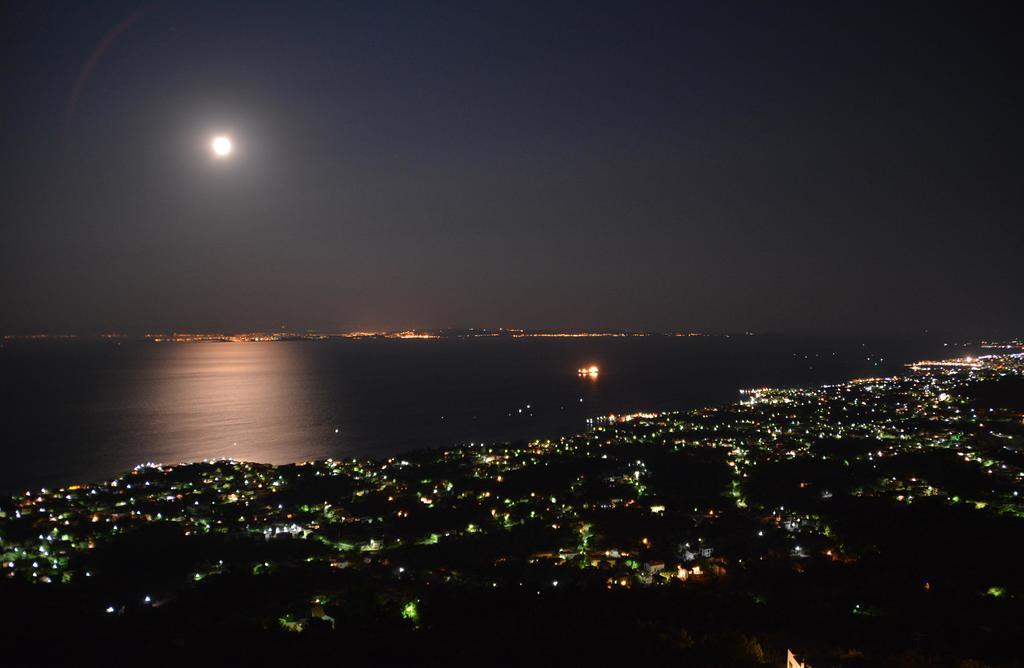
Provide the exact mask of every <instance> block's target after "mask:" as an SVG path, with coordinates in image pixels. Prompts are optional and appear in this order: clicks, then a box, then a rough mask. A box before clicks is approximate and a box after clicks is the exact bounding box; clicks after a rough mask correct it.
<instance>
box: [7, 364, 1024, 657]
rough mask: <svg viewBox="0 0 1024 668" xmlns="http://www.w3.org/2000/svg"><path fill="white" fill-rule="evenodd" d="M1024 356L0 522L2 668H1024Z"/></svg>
mask: <svg viewBox="0 0 1024 668" xmlns="http://www.w3.org/2000/svg"><path fill="white" fill-rule="evenodd" d="M1022 374H1024V356H1022V355H1021V354H1019V353H1018V354H1013V353H1009V354H1000V355H994V356H988V357H982V358H977V359H972V358H963V359H958V360H951V361H945V362H926V363H920V364H918V365H915V366H913V367H912V368H910V369H908V370H907V372H906V373H905V374H904V375H901V376H897V377H889V378H876V379H860V380H854V381H850V382H847V383H843V384H840V385H833V386H825V387H816V388H802V389H760V390H750V391H747V392H745V393H744V395H743V400H742V401H740V402H738V403H736V404H733V405H729V406H724V407H720V408H708V409H704V410H699V411H692V412H688V413H671V414H652V415H646V414H639V415H629V416H618V417H612V416H610V417H608V418H604V419H601V420H597V421H595V423H594V425H593V427H592V429H590V430H588V431H587V432H586V433H583V434H580V435H578V436H576V437H573V438H566V439H561V440H557V441H539V442H531V443H513V444H508V445H494V446H472V447H470V446H465V447H456V448H452V449H449V450H446V451H432V452H423V453H412V454H409V455H407V456H406V457H405V458H392V459H388V460H385V461H375V460H345V461H333V460H327V461H320V462H313V463H306V464H296V465H289V466H276V467H275V466H269V465H262V464H253V463H245V462H232V461H217V462H206V463H197V464H191V465H182V466H160V465H145V466H140V467H138V468H136V469H135V470H133V471H131V472H130V473H128V474H126V475H123V476H121V477H119V478H117V479H115V480H111V481H109V482H106V483H101V484H95V485H91V484H90V485H73V486H70V487H67V488H64V489H54V490H37V491H32V492H28V493H26V494H24V495H19V496H15V497H11V498H6V499H3V500H2V501H0V574H2V577H0V628H3V629H4V638H5V639H6V641H5V642H4V643H3V646H2V647H0V652H2V656H3V658H4V661H3V664H4V665H49V664H51V663H54V662H56V661H60V660H64V661H72V662H74V663H75V664H78V665H83V664H84V665H94V664H103V665H110V664H111V663H112V662H113V663H114V664H115V665H116V664H119V663H124V662H131V663H132V664H164V663H166V664H172V663H173V664H180V663H181V662H182V661H188V662H190V663H198V664H205V663H214V662H216V663H221V664H224V665H242V664H243V662H246V663H267V662H277V663H282V664H284V665H292V664H296V663H298V662H302V661H309V662H311V663H312V662H316V663H317V664H321V663H322V664H327V663H331V664H356V665H367V664H377V665H391V664H396V663H401V664H406V665H420V664H443V665H452V664H464V663H474V664H502V663H506V664H507V663H515V664H534V665H559V664H560V665H587V664H591V665H644V664H653V665H697V666H703V665H707V666H757V665H774V666H781V665H784V663H785V656H786V650H787V649H792V650H793V651H794V652H795V653H796V654H797V655H798V656H800V657H802V658H804V659H806V660H807V661H808V662H809V663H810V665H813V666H814V667H815V668H821V667H822V666H833V665H839V666H867V665H891V666H982V665H991V666H1017V665H1024V659H1022V657H1024V645H1022V642H1024V641H1022V638H1024V621H1022V620H1024V604H1022V599H1021V596H1022V595H1024V572H1022V571H1021V569H1020V560H1021V554H1022V550H1021V548H1022V546H1024V500H1022V499H1021V497H1020V492H1021V490H1022V489H1024V453H1022V451H1021V448H1022V446H1024V375H1022Z"/></svg>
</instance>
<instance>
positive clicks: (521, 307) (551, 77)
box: [0, 0, 1024, 334]
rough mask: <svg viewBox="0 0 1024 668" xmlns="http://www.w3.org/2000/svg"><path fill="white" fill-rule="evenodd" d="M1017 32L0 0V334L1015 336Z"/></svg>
mask: <svg viewBox="0 0 1024 668" xmlns="http://www.w3.org/2000/svg"><path fill="white" fill-rule="evenodd" d="M896 5H899V7H896ZM1019 45H1020V37H1019V23H1018V22H1017V21H1016V20H1013V19H1012V17H1011V14H1010V12H1009V11H1008V10H1004V9H1003V8H1001V6H999V5H996V4H994V3H963V4H945V3H922V4H920V5H909V4H905V3H891V2H882V3H878V4H874V3H868V2H843V3H840V2H813V3H790V2H750V3H730V2H705V3H699V4H698V3H694V4H687V3H682V2H668V3H633V2H620V3H614V4H601V3H596V2H580V3H566V4H562V3H555V2H550V1H548V2H539V3H530V2H522V1H516V2H508V3H491V2H482V3H468V2H467V3H434V2H411V3H407V4H405V3H401V4H391V3H386V2H367V3H355V2H325V3H315V2H280V3H267V4H261V3H255V2H249V1H245V2H221V3H215V2H196V3H188V2H185V3H171V2H165V3H154V4H149V5H144V4H138V3H127V2H126V3H99V2H42V1H39V0H31V1H26V2H5V3H3V5H2V9H0V63H2V67H0V80H2V84H0V91H2V95H3V98H2V105H0V169H2V174H0V334H27V333H34V332H52V333H59V332H78V333H97V332H105V331H120V332H127V333H144V332H148V331H170V330H178V331H195V330H231V331H238V330H248V329H276V328H278V327H281V326H284V327H286V328H288V329H292V330H302V329H307V328H318V329H328V330H338V329H365V328H406V327H417V328H433V327H469V326H478V327H488V326H489V327H497V326H506V327H509V326H525V327H533V328H551V327H577V328H599V327H600V328H637V329H655V330H675V329H697V330H709V331H737V330H739V331H742V330H753V331H768V330H789V331H795V330H822V331H838V330H872V331H911V332H916V331H921V330H924V329H931V330H933V331H936V330H938V331H956V332H968V331H969V332H978V333H992V334H997V333H1013V334H1019V333H1020V332H1021V330H1022V329H1024V308H1022V306H1024V299H1022V294H1024V288H1022V286H1024V262H1022V259H1021V256H1022V250H1024V232H1022V227H1024V225H1022V222H1024V221H1022V215H1021V214H1022V213H1024V188H1022V185H1024V183H1022V182H1024V179H1022V175H1024V169H1022V167H1021V155H1022V149H1024V137H1022V135H1024V133H1022V130H1021V119H1024V104H1022V96H1021V82H1020V63H1021V62H1022V57H1021V53H1020V51H1021V48H1020V46H1019ZM218 133H225V134H228V135H230V136H231V137H232V138H233V140H234V142H235V147H236V150H235V152H234V153H233V154H232V155H231V156H229V158H227V159H223V160H215V159H214V158H213V157H212V156H211V152H210V150H209V143H210V140H211V138H212V137H213V136H214V135H216V134H218Z"/></svg>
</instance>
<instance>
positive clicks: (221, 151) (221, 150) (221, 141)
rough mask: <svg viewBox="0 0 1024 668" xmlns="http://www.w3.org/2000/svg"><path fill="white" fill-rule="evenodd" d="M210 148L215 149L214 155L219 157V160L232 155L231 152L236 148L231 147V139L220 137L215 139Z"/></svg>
mask: <svg viewBox="0 0 1024 668" xmlns="http://www.w3.org/2000/svg"><path fill="white" fill-rule="evenodd" d="M210 148H212V149H213V154H214V155H215V156H217V157H218V158H223V157H225V156H227V155H230V154H231V150H232V149H233V148H234V147H233V146H232V145H231V139H230V138H229V137H225V136H224V135H220V136H218V137H214V138H213V141H211V142H210Z"/></svg>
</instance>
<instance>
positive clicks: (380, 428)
mask: <svg viewBox="0 0 1024 668" xmlns="http://www.w3.org/2000/svg"><path fill="white" fill-rule="evenodd" d="M946 343H947V341H944V340H942V339H939V338H934V337H926V336H922V337H916V338H909V337H906V338H891V337H890V338H878V337H861V338H856V339H848V340H841V339H838V338H834V337H833V338H827V337H794V336H734V337H729V338H726V337H691V338H682V337H677V338H673V337H660V336H659V337H644V338H590V339H463V340H451V339H449V340H429V341H414V340H329V341H288V342H270V343H200V344H154V343H148V342H133V343H129V342H122V343H117V342H111V341H102V342H101V341H96V342H88V341H69V342H64V341H54V342H18V341H15V342H5V343H4V344H3V346H2V347H0V406H2V408H0V417H2V432H0V449H2V460H0V461H2V463H0V491H6V492H13V491H22V490H26V489H32V488H38V487H40V486H56V485H65V484H70V483H74V482H88V481H97V480H102V479H104V478H107V477H110V476H113V475H115V474H118V473H121V472H123V471H125V470H127V469H130V468H131V467H132V466H134V465H136V464H139V463H142V462H150V461H151V462H160V463H164V464H171V463H179V462H189V461H196V460H202V459H205V458H235V459H242V460H253V461H259V462H270V463H285V462H293V461H304V460H311V459H320V458H325V457H336V458H340V457H345V456H351V455H358V456H388V455H393V454H398V453H402V452H405V451H409V450H411V449H417V448H425V447H442V446H446V445H451V444H456V443H465V442H480V441H501V440H514V439H525V438H535V437H542V436H556V435H559V434H568V433H575V432H577V431H581V430H583V429H585V428H586V419H587V418H588V417H594V416H600V415H607V414H609V413H624V412H630V411H638V410H668V409H684V408H692V407H698V406H703V405H713V404H721V403H726V402H731V401H734V400H736V399H738V398H739V390H740V389H741V388H748V387H760V386H766V385H773V386H785V385H797V384H821V383H828V382H837V381H841V380H846V379H848V378H852V377H863V376H878V375H885V374H891V373H898V372H901V371H902V370H903V368H904V367H903V365H904V364H905V363H906V362H909V361H914V360H918V359H923V358H933V357H950V356H955V355H960V354H964V353H965V352H975V353H976V352H978V350H977V348H975V347H973V346H967V347H965V346H964V345H963V344H959V343H958V344H954V343H952V342H949V343H948V345H946ZM591 364H596V365H598V366H599V367H600V369H601V372H600V375H599V376H598V377H597V378H595V379H591V378H580V377H579V376H578V375H577V373H576V369H577V368H579V367H581V366H589V365H591Z"/></svg>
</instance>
